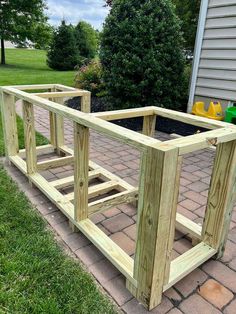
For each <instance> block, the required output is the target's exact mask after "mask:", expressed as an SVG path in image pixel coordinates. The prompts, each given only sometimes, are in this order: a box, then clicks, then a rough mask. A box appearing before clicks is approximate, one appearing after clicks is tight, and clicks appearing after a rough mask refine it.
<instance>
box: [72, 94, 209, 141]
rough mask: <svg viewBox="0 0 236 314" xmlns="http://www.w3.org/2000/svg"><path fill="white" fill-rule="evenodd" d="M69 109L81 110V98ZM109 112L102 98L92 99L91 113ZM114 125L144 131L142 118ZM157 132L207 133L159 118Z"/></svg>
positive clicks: (74, 101) (174, 121) (184, 124)
mask: <svg viewBox="0 0 236 314" xmlns="http://www.w3.org/2000/svg"><path fill="white" fill-rule="evenodd" d="M67 105H68V107H70V108H73V109H77V110H80V97H74V98H72V99H70V100H68V102H67ZM106 110H109V107H108V105H107V104H106V103H105V102H104V100H103V99H102V98H99V97H92V99H91V111H92V112H99V111H106ZM112 122H113V123H115V124H117V125H120V126H123V127H126V128H128V129H131V130H134V131H140V130H141V129H142V123H143V119H142V118H132V119H123V120H115V121H112ZM156 130H158V131H161V132H164V133H167V134H171V133H176V134H179V135H183V136H187V135H191V134H194V133H196V132H198V131H201V132H205V131H207V130H206V129H204V128H200V127H196V126H193V125H190V124H186V123H183V122H179V121H176V120H171V119H168V118H163V117H158V119H157V123H156Z"/></svg>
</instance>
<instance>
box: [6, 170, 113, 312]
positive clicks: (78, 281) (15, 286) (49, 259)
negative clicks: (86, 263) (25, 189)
mask: <svg viewBox="0 0 236 314" xmlns="http://www.w3.org/2000/svg"><path fill="white" fill-rule="evenodd" d="M0 185H1V189H0V208H1V210H0V238H1V241H0V251H1V254H0V265H1V267H0V312H1V313H24V314H33V313H34V314H36V313H50V314H63V313H74V314H80V313H83V314H90V313H94V314H96V313H97V314H98V313H107V314H113V313H116V310H115V309H114V306H113V304H112V303H111V302H109V300H108V299H107V298H106V297H105V296H104V295H103V294H102V293H101V292H100V291H99V288H98V287H97V285H96V283H95V282H94V281H93V279H92V277H91V276H90V275H89V274H88V273H86V272H85V270H84V269H83V268H82V267H81V265H80V264H79V263H77V262H76V261H75V260H74V259H72V258H70V257H68V256H66V254H65V253H64V251H63V250H62V248H61V247H59V246H58V244H57V243H56V241H55V235H54V234H52V232H51V231H50V230H49V228H47V227H46V223H45V221H44V220H43V219H42V218H41V217H40V216H39V214H38V213H37V211H36V210H35V209H33V208H32V205H31V204H30V203H29V201H28V200H27V198H26V197H25V195H24V193H22V192H20V191H19V190H18V188H17V186H16V184H14V183H13V182H12V180H11V179H10V178H9V177H8V176H7V174H6V172H5V171H4V170H3V168H2V167H0Z"/></svg>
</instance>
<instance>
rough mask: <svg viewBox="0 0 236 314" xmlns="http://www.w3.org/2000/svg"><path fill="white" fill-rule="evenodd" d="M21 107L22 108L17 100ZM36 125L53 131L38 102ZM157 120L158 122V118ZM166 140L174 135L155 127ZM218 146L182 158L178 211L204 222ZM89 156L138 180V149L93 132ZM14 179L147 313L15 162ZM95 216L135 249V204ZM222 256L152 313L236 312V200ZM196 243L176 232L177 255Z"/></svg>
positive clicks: (105, 277)
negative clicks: (214, 149)
mask: <svg viewBox="0 0 236 314" xmlns="http://www.w3.org/2000/svg"><path fill="white" fill-rule="evenodd" d="M17 110H18V112H19V113H21V108H20V106H19V105H18V107H17ZM35 120H36V121H35V122H36V129H37V130H38V131H39V132H41V133H42V134H43V135H45V136H46V137H49V123H48V113H47V112H45V111H44V110H43V109H39V108H35ZM157 123H158V122H157ZM65 137H66V143H67V144H68V145H71V144H72V142H73V132H72V127H71V124H70V122H68V121H65ZM156 137H157V138H159V139H162V140H166V139H168V138H169V135H167V134H163V133H159V132H156ZM213 158H214V151H212V150H209V149H207V150H204V151H199V152H196V153H192V154H189V155H187V156H186V157H185V158H184V161H183V167H182V173H181V187H180V194H179V204H178V212H180V213H181V214H183V215H185V216H186V217H188V218H190V219H191V220H193V221H195V222H197V223H202V220H203V215H204V211H205V206H206V201H207V198H206V196H207V193H208V187H209V183H210V174H211V170H212V164H213ZM90 159H92V160H94V161H96V163H98V164H100V165H102V166H103V167H104V168H106V169H107V170H109V171H111V172H113V173H115V174H117V175H118V176H120V177H121V178H123V179H125V180H126V181H128V182H129V183H131V184H134V185H137V182H138V176H139V152H138V151H136V150H135V149H133V148H131V147H128V146H125V145H123V144H120V143H119V142H117V141H114V140H112V139H110V138H106V137H104V136H103V135H100V134H97V133H94V132H91V147H90ZM6 167H7V170H8V172H9V173H10V175H11V176H12V177H13V179H14V180H15V181H16V182H18V183H19V186H20V188H21V189H22V190H23V191H24V192H25V194H26V195H27V196H28V197H29V199H30V200H31V202H32V203H33V204H34V205H35V207H36V208H37V209H38V211H39V212H40V213H41V214H42V215H43V217H44V218H45V219H46V220H47V221H48V223H49V224H50V225H51V227H52V228H53V229H54V231H55V232H56V233H57V235H58V238H59V239H61V240H62V241H63V243H64V245H65V247H66V248H67V249H69V250H70V251H72V252H73V254H74V256H76V257H77V258H78V259H79V260H80V261H81V262H82V263H83V264H84V265H85V267H86V268H87V269H88V271H89V272H90V273H92V274H93V275H94V277H95V278H96V280H97V281H98V282H99V283H100V284H101V285H102V287H103V288H104V289H105V290H106V291H107V292H108V294H109V295H110V296H111V297H112V298H113V299H114V300H115V302H116V303H117V304H118V306H119V307H120V309H121V310H122V311H124V312H125V313H130V314H133V313H135V314H139V313H147V311H146V310H145V309H144V307H143V306H142V305H140V304H139V303H138V302H137V301H136V300H135V299H134V298H133V296H132V295H131V294H130V293H129V292H128V290H126V288H125V280H124V277H123V276H122V275H121V274H120V273H119V271H118V270H116V268H115V267H113V265H112V264H111V263H110V262H109V261H108V260H107V259H106V258H105V257H104V256H103V255H102V254H101V253H100V252H99V251H98V250H97V249H96V248H95V247H94V246H93V245H92V244H91V243H90V242H89V240H87V239H86V238H85V237H84V236H83V235H82V234H81V233H74V232H72V231H71V229H70V227H69V225H68V221H67V218H66V217H65V216H64V215H63V214H62V213H61V212H60V211H59V210H58V209H57V208H56V206H54V205H53V204H52V203H50V202H49V200H48V199H47V198H46V197H45V196H44V195H43V194H42V193H41V192H40V191H39V190H38V189H36V188H31V187H30V186H29V184H28V181H27V179H26V178H25V177H24V176H23V175H22V174H21V173H20V172H19V171H18V170H17V169H16V168H14V167H13V166H12V167H9V166H6ZM72 173H73V169H72V167H71V166H66V167H62V168H56V169H51V170H49V171H44V172H43V175H44V176H45V177H46V178H47V179H49V180H55V179H58V178H62V177H64V176H67V175H72ZM93 221H94V222H95V223H96V224H97V225H98V226H99V227H100V228H101V229H102V230H103V231H104V232H105V233H106V234H107V235H109V236H110V237H111V238H112V239H113V240H114V241H115V242H116V243H117V244H118V245H119V246H121V247H122V248H123V249H124V250H125V251H126V252H127V253H128V254H129V255H131V256H133V254H134V252H135V236H136V208H135V207H133V206H131V205H120V206H117V207H116V208H112V209H110V210H108V211H106V212H104V213H102V214H97V215H95V216H94V217H93ZM230 229H231V230H230V233H229V237H228V241H227V246H226V250H225V254H224V256H223V258H222V259H221V260H219V261H215V260H210V261H208V262H207V263H205V264H204V265H203V266H201V267H199V268H198V269H196V270H194V271H193V272H192V273H191V274H190V275H188V276H187V277H185V278H184V279H183V280H181V281H180V282H178V283H177V284H176V285H175V286H174V287H173V288H171V289H169V290H168V291H166V292H165V293H164V296H163V300H162V303H161V304H160V305H159V306H158V307H157V308H155V309H154V310H153V311H151V313H161V314H164V313H169V314H175V313H176V314H178V313H186V314H193V313H199V314H208V313H211V314H215V313H225V314H235V313H236V298H235V294H236V206H235V207H234V211H233V216H232V222H231V226H230ZM190 247H191V242H190V241H189V240H188V239H187V238H186V237H185V235H184V234H182V233H180V232H178V231H177V232H176V235H175V244H174V250H173V258H175V257H176V256H178V255H179V254H182V253H183V252H185V251H186V250H188V249H189V248H190Z"/></svg>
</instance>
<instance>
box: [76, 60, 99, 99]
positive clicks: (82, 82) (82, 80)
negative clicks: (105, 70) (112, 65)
mask: <svg viewBox="0 0 236 314" xmlns="http://www.w3.org/2000/svg"><path fill="white" fill-rule="evenodd" d="M75 82H76V87H77V88H81V89H86V90H89V91H90V92H91V93H92V95H93V96H95V95H96V96H101V95H102V94H103V88H104V86H103V83H102V68H101V63H100V62H99V61H98V60H92V61H91V62H90V63H89V64H88V65H84V66H82V67H81V68H80V69H79V71H78V72H77V74H76V77H75Z"/></svg>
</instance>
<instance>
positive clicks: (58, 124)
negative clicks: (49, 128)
mask: <svg viewBox="0 0 236 314" xmlns="http://www.w3.org/2000/svg"><path fill="white" fill-rule="evenodd" d="M53 101H54V102H56V103H57V104H60V105H64V100H63V98H53ZM55 134H56V152H57V154H58V155H59V156H60V155H61V151H60V147H62V146H63V145H64V144H65V135H64V118H63V117H62V116H60V115H55Z"/></svg>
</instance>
